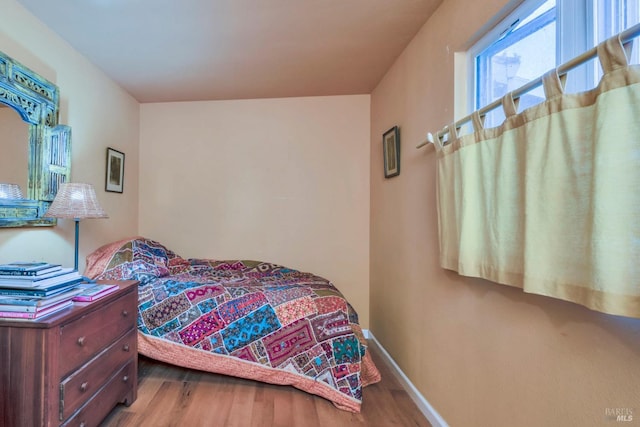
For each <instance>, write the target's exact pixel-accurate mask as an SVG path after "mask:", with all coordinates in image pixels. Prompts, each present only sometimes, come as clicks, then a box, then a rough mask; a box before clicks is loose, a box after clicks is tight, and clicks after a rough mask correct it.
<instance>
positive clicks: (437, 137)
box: [433, 131, 444, 151]
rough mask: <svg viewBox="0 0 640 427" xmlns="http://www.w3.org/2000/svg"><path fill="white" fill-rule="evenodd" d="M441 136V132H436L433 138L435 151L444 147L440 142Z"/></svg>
mask: <svg viewBox="0 0 640 427" xmlns="http://www.w3.org/2000/svg"><path fill="white" fill-rule="evenodd" d="M443 136H444V135H443V134H442V131H438V132H436V135H435V138H434V139H433V145H434V146H435V147H436V150H437V151H440V150H442V148H443V147H444V143H443V142H442V138H443Z"/></svg>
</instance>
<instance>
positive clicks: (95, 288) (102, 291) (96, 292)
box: [73, 285, 120, 302]
mask: <svg viewBox="0 0 640 427" xmlns="http://www.w3.org/2000/svg"><path fill="white" fill-rule="evenodd" d="M118 289H120V286H118V285H89V287H87V288H85V289H84V290H83V291H82V292H80V293H79V294H78V295H76V296H74V297H73V300H74V301H79V302H88V301H94V300H97V299H99V298H102V297H104V296H106V295H109V294H111V293H113V292H115V291H117V290H118Z"/></svg>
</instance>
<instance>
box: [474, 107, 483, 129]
mask: <svg viewBox="0 0 640 427" xmlns="http://www.w3.org/2000/svg"><path fill="white" fill-rule="evenodd" d="M484 118H485V116H484V115H482V116H481V115H480V112H479V111H478V110H476V111H474V112H473V114H471V121H472V123H473V131H474V132H480V131H482V130H483V129H484Z"/></svg>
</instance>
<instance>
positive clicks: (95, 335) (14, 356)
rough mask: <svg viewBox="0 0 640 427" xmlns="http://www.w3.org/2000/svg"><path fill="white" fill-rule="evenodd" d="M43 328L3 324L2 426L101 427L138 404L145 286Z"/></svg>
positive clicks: (128, 284) (125, 287) (45, 321)
mask: <svg viewBox="0 0 640 427" xmlns="http://www.w3.org/2000/svg"><path fill="white" fill-rule="evenodd" d="M99 283H117V284H119V285H120V289H119V290H118V291H117V292H114V293H112V294H110V295H107V296H105V297H103V298H100V299H98V300H96V301H93V302H87V303H74V305H73V307H72V308H68V309H65V310H62V311H60V312H58V313H54V314H52V315H50V316H45V317H44V318H42V319H41V320H35V321H14V320H4V319H1V320H0V425H1V426H11V427H18V426H25V427H26V426H29V427H33V426H60V425H64V426H83V427H89V426H97V425H98V424H99V423H100V421H102V419H103V418H104V417H105V416H106V415H107V414H108V413H109V412H110V411H111V410H112V409H113V408H114V407H115V406H116V405H117V404H118V403H125V404H126V405H130V404H131V403H133V401H134V400H136V394H137V385H138V358H137V355H138V352H137V344H136V342H137V341H136V334H137V328H136V317H137V316H136V313H137V305H138V292H137V286H138V282H135V281H123V282H107V281H104V282H99Z"/></svg>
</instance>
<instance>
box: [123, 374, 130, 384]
mask: <svg viewBox="0 0 640 427" xmlns="http://www.w3.org/2000/svg"><path fill="white" fill-rule="evenodd" d="M122 381H123V382H125V383H126V382H127V381H129V375H125V376H124V377H122Z"/></svg>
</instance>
